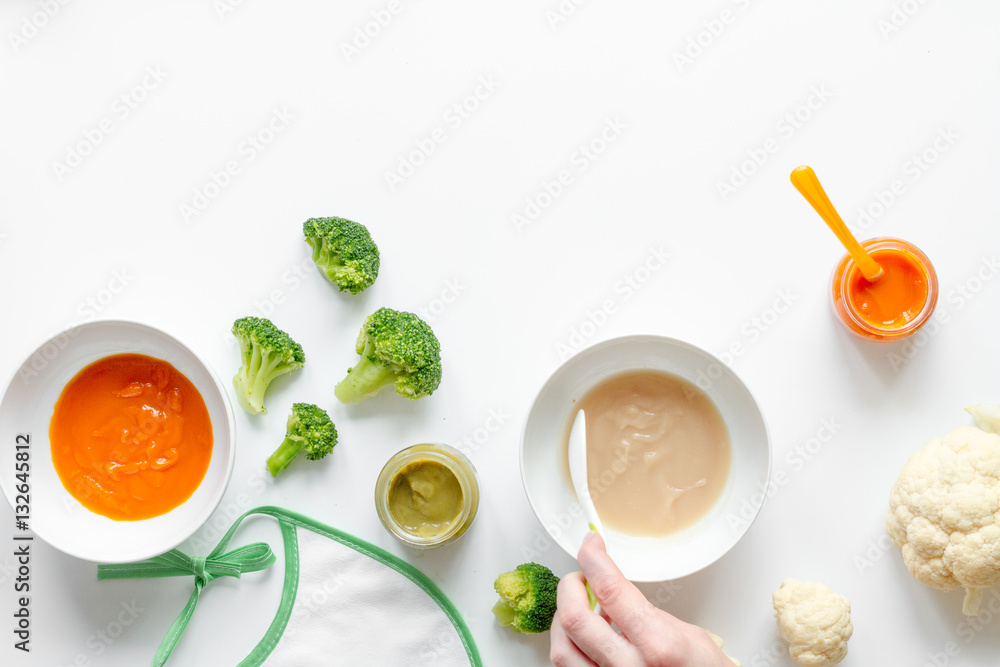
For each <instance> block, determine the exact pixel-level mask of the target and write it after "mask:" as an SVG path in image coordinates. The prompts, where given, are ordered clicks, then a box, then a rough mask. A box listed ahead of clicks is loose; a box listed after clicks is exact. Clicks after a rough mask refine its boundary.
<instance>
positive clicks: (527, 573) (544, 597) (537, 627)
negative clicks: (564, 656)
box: [493, 563, 559, 633]
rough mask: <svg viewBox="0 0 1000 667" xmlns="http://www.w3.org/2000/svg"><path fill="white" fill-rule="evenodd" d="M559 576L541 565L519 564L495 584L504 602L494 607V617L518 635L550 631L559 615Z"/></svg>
mask: <svg viewBox="0 0 1000 667" xmlns="http://www.w3.org/2000/svg"><path fill="white" fill-rule="evenodd" d="M558 585H559V577H557V576H556V575H554V574H552V570H550V569H549V568H547V567H545V566H544V565H539V564H538V563H524V564H522V565H518V566H517V567H516V568H514V570H513V571H512V572H505V573H503V574H501V575H500V576H498V577H497V579H496V581H495V582H493V588H494V589H495V590H496V592H497V594H498V595H499V596H500V600H499V601H498V602H497V603H496V604H495V605H493V615H494V616H496V617H497V620H498V621H499V622H500V625H503V626H508V627H511V628H513V629H514V631H516V632H525V633H537V632H546V631H548V630H549V628H551V627H552V617H553V616H555V614H556V587H557V586H558Z"/></svg>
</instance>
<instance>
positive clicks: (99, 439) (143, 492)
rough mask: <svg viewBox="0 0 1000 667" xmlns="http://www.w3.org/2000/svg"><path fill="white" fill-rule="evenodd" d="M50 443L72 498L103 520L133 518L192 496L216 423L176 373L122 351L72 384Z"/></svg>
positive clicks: (61, 401)
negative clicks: (100, 516) (104, 518)
mask: <svg viewBox="0 0 1000 667" xmlns="http://www.w3.org/2000/svg"><path fill="white" fill-rule="evenodd" d="M49 441H50V442H51V448H52V462H53V464H55V468H56V472H57V473H58V474H59V479H60V480H62V483H63V486H64V487H66V490H67V491H69V493H70V494H71V495H72V496H73V497H74V498H76V499H77V500H78V501H80V503H81V504H82V505H83V506H84V507H86V508H87V509H89V510H91V511H93V512H96V513H97V514H100V515H102V516H106V517H108V518H111V519H115V520H118V521H134V520H138V519H148V518H150V517H154V516H159V515H161V514H166V513H167V512H169V511H170V510H172V509H174V508H175V507H177V506H178V505H180V504H181V503H183V502H184V501H185V500H187V499H188V498H190V497H191V494H192V493H194V490H195V489H197V488H198V485H199V484H200V483H201V480H202V479H203V478H204V477H205V472H206V471H207V470H208V463H209V460H210V459H211V458H212V442H213V440H212V422H211V420H210V418H209V416H208V409H207V408H206V407H205V401H204V400H203V399H202V397H201V394H200V393H198V390H197V389H196V388H195V386H194V385H193V384H191V381H190V380H188V379H187V378H186V377H184V375H183V374H182V373H180V372H179V371H178V370H177V369H176V368H174V367H173V366H171V365H170V364H169V363H167V362H165V361H162V360H160V359H154V358H153V357H147V356H145V355H141V354H118V355H114V356H110V357H105V358H103V359H99V360H98V361H95V362H94V363H92V364H91V365H89V366H87V367H86V368H84V369H83V370H82V371H80V372H79V373H77V374H76V376H75V377H74V378H73V379H72V380H70V381H69V383H68V384H67V385H66V387H65V388H64V389H63V391H62V394H60V396H59V400H58V401H57V402H56V407H55V412H54V413H53V415H52V421H51V422H50V424H49Z"/></svg>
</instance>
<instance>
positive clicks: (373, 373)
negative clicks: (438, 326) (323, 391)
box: [334, 308, 441, 403]
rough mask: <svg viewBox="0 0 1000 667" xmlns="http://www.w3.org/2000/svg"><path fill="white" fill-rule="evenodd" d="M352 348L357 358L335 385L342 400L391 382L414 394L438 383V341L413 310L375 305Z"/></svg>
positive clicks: (425, 392) (352, 399)
mask: <svg viewBox="0 0 1000 667" xmlns="http://www.w3.org/2000/svg"><path fill="white" fill-rule="evenodd" d="M355 349H356V350H357V352H358V354H360V355H361V359H359V360H358V363H356V364H355V365H354V367H353V368H351V369H350V370H349V371H348V372H347V377H345V378H344V379H343V380H341V382H340V383H339V384H338V385H337V386H336V387H335V388H334V394H335V395H336V397H337V399H338V400H339V401H340V402H341V403H360V402H361V401H363V400H365V399H366V398H368V397H370V396H373V395H374V394H376V393H378V392H379V390H381V389H383V388H384V387H387V386H389V385H390V384H391V385H395V387H396V393H397V394H399V395H400V396H403V397H405V398H409V399H411V400H415V399H418V398H422V397H424V396H429V395H430V394H432V393H433V392H434V390H435V389H437V387H438V385H439V384H440V383H441V346H440V344H439V343H438V339H437V337H436V336H435V335H434V332H433V331H432V330H431V327H430V325H428V324H427V323H426V322H424V321H423V320H422V319H420V318H419V317H417V316H416V315H414V314H413V313H404V312H399V311H396V310H392V309H390V308H380V309H378V310H377V311H375V312H374V313H372V314H371V315H369V316H368V319H366V320H365V323H364V325H363V326H362V327H361V333H360V335H359V336H358V342H357V345H356V346H355Z"/></svg>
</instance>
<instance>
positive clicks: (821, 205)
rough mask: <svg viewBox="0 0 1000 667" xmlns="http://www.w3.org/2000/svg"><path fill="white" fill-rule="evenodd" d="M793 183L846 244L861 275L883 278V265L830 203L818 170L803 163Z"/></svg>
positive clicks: (798, 168) (869, 279)
mask: <svg viewBox="0 0 1000 667" xmlns="http://www.w3.org/2000/svg"><path fill="white" fill-rule="evenodd" d="M792 185H794V186H795V189H796V190H798V191H799V193H800V194H801V195H802V196H803V197H805V198H806V201H807V202H809V203H810V204H811V205H812V207H813V208H814V209H816V212H817V213H819V217H821V218H823V221H824V222H826V224H827V225H828V226H829V227H830V229H832V230H833V233H834V234H836V235H837V238H838V239H840V242H841V243H843V244H844V247H845V248H847V252H848V254H849V255H850V256H851V257H852V258H854V262H855V263H856V264H857V265H858V270H859V271H861V275H863V276H864V277H865V279H866V280H867V281H868V282H871V283H873V282H875V281H876V280H878V279H879V278H881V277H882V267H881V266H879V265H878V262H876V261H875V260H874V259H872V256H871V255H869V254H868V253H867V252H866V251H865V249H864V248H862V247H861V244H860V243H858V240H857V239H856V238H854V235H853V234H851V230H849V229H848V228H847V225H845V224H844V221H843V219H841V217H840V214H839V213H837V209H835V208H834V207H833V204H831V203H830V198H829V197H827V196H826V191H824V190H823V186H822V185H820V183H819V179H818V178H816V172H814V171H813V170H812V167H806V166H804V165H803V166H801V167H796V168H795V169H793V170H792Z"/></svg>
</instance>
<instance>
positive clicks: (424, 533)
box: [375, 444, 479, 548]
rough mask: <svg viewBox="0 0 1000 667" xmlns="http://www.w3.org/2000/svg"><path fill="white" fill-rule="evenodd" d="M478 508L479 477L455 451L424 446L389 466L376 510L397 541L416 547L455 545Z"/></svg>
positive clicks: (410, 450) (400, 455) (380, 480)
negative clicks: (453, 543) (452, 543)
mask: <svg viewBox="0 0 1000 667" xmlns="http://www.w3.org/2000/svg"><path fill="white" fill-rule="evenodd" d="M478 509H479V476H478V475H477V474H476V469H475V468H474V467H473V465H472V462H471V461H469V459H468V458H466V457H465V455H464V454H462V452H460V451H458V450H457V449H455V448H454V447H449V446H448V445H441V444H420V445H414V446H412V447H408V448H406V449H404V450H403V451H401V452H399V453H398V454H396V455H395V456H393V457H392V458H391V459H389V462H388V463H386V464H385V467H384V468H382V472H381V473H380V474H379V476H378V481H377V482H376V483H375V510H376V511H377V512H378V518H379V519H380V520H381V521H382V525H383V526H385V528H386V530H388V531H389V532H390V533H392V535H393V536H394V537H396V538H397V539H399V540H400V541H401V542H403V543H405V544H408V545H410V546H413V547H420V548H428V547H439V546H442V545H445V544H450V543H451V542H454V541H455V540H457V539H458V538H459V537H461V536H462V535H463V534H464V533H465V531H467V530H468V529H469V526H471V525H472V521H473V519H475V518H476V510H478Z"/></svg>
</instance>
